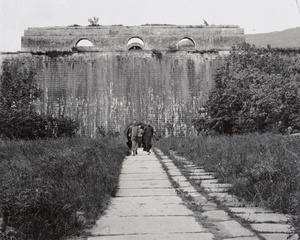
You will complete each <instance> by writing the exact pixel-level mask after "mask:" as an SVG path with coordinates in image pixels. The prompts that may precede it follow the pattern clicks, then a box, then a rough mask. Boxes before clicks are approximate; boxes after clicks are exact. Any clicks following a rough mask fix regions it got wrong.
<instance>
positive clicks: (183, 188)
mask: <svg viewBox="0 0 300 240" xmlns="http://www.w3.org/2000/svg"><path fill="white" fill-rule="evenodd" d="M180 190H182V191H183V192H187V193H189V194H190V193H198V192H197V190H196V189H195V188H194V187H193V186H191V187H180Z"/></svg>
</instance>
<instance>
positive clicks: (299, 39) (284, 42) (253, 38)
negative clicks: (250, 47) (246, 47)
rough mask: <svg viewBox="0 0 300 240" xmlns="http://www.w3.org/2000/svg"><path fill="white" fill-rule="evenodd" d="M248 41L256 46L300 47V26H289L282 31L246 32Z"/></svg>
mask: <svg viewBox="0 0 300 240" xmlns="http://www.w3.org/2000/svg"><path fill="white" fill-rule="evenodd" d="M245 38H246V42H247V43H250V44H254V45H256V46H261V47H266V46H267V45H268V44H270V45H271V47H272V48H300V27H297V28H289V29H286V30H283V31H281V32H270V33H261V34H245Z"/></svg>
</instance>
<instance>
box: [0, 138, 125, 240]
mask: <svg viewBox="0 0 300 240" xmlns="http://www.w3.org/2000/svg"><path fill="white" fill-rule="evenodd" d="M125 154H126V146H125V144H123V143H121V141H120V140H118V138H102V139H101V140H99V139H98V140H93V139H88V138H72V139H57V140H39V141H10V142H3V143H2V144H1V146H0V176H1V178H0V206H1V213H2V216H3V222H4V223H3V226H2V228H3V229H2V230H3V231H2V237H3V238H4V239H5V238H8V236H10V235H12V236H13V237H15V238H16V239H43V240H45V239H61V238H63V237H64V236H68V235H75V234H79V233H80V232H81V231H82V230H83V229H84V228H86V227H87V226H88V225H91V224H93V223H94V222H95V221H96V219H97V217H98V216H99V214H101V212H102V211H103V209H104V208H105V206H106V205H107V202H108V199H109V197H110V196H113V195H114V194H115V192H116V189H117V185H118V177H119V174H120V169H121V164H122V160H123V158H124V156H125Z"/></svg>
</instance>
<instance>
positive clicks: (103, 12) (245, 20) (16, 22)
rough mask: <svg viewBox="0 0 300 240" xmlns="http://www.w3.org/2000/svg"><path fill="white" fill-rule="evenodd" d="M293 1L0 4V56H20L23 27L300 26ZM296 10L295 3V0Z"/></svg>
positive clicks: (39, 0)
mask: <svg viewBox="0 0 300 240" xmlns="http://www.w3.org/2000/svg"><path fill="white" fill-rule="evenodd" d="M296 1H297V0H0V34H1V37H0V51H19V50H21V36H22V35H23V33H24V30H25V29H27V28H28V27H47V26H68V25H73V24H79V25H82V26H86V25H88V24H89V22H88V18H90V17H92V16H96V17H99V22H98V23H99V24H100V25H114V24H122V25H124V26H132V25H141V24H147V23H149V24H151V23H152V24H153V23H159V24H178V25H202V24H203V20H202V19H205V20H206V21H207V22H208V23H209V24H215V25H231V24H233V25H238V26H240V27H241V28H243V29H244V31H245V33H246V34H248V33H265V32H272V31H282V30H284V29H287V28H294V27H298V26H300V14H299V10H298V8H297V3H296ZM299 4H300V0H299Z"/></svg>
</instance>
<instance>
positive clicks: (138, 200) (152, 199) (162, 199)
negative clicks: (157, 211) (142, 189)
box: [111, 195, 182, 205]
mask: <svg viewBox="0 0 300 240" xmlns="http://www.w3.org/2000/svg"><path fill="white" fill-rule="evenodd" d="M122 202H124V204H148V203H149V204H151V203H153V204H163V205H164V204H180V203H182V200H181V198H180V197H178V196H177V195H174V196H144V197H138V196H133V197H116V198H113V199H112V202H111V204H115V205H120V204H122Z"/></svg>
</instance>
